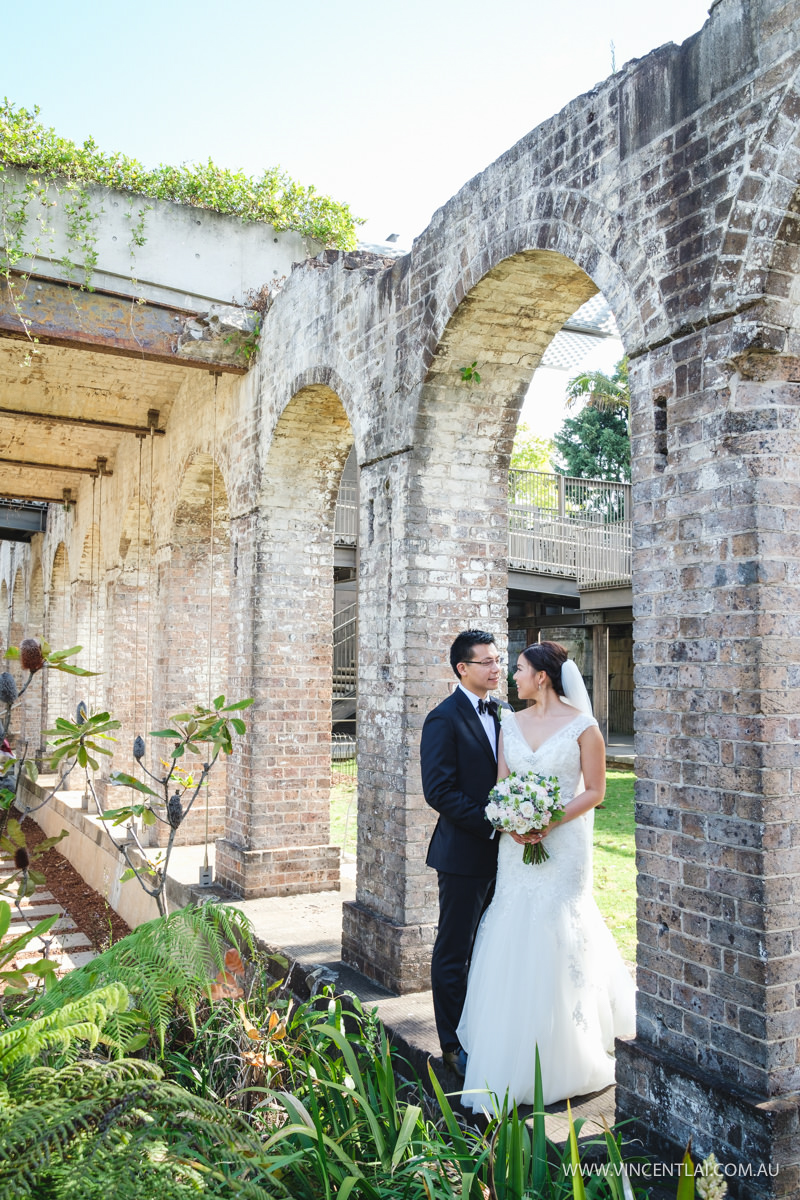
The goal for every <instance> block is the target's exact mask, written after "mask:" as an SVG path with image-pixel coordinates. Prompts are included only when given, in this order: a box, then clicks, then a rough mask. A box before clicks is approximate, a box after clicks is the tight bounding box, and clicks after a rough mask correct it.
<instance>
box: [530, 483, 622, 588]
mask: <svg viewBox="0 0 800 1200" xmlns="http://www.w3.org/2000/svg"><path fill="white" fill-rule="evenodd" d="M630 518H631V485H630V484H629V483H612V482H609V481H608V480H605V479H577V478H575V477H573V476H569V475H557V474H555V473H552V472H550V471H524V470H517V469H515V470H512V471H509V473H508V524H509V530H508V558H509V565H510V566H512V567H515V568H516V569H517V570H522V571H533V572H536V573H537V574H542V575H558V576H561V577H562V578H566V579H575V580H576V581H577V584H578V587H581V588H583V587H585V588H591V587H602V586H608V585H610V584H620V583H621V584H624V583H628V582H630V577H631V543H632V532H633V529H632V521H631V519H630Z"/></svg>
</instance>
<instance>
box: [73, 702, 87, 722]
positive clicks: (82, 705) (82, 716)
mask: <svg viewBox="0 0 800 1200" xmlns="http://www.w3.org/2000/svg"><path fill="white" fill-rule="evenodd" d="M88 715H89V710H88V708H87V707H86V702H85V701H84V700H79V701H78V707H77V708H76V709H75V724H76V725H85V724H86V718H87V717H88Z"/></svg>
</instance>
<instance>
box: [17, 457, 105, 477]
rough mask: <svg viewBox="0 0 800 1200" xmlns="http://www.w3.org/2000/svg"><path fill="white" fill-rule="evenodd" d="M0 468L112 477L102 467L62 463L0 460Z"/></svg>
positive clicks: (19, 459) (18, 459) (20, 459)
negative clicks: (75, 465) (74, 465)
mask: <svg viewBox="0 0 800 1200" xmlns="http://www.w3.org/2000/svg"><path fill="white" fill-rule="evenodd" d="M104 461H105V460H104ZM0 467H22V468H24V469H25V470H26V471H65V472H66V473H67V474H68V475H113V474H114V472H113V471H109V470H108V468H106V467H103V469H102V470H101V469H100V468H98V467H96V466H95V467H73V466H66V465H65V464H63V463H42V462H28V461H26V460H25V459H22V458H0Z"/></svg>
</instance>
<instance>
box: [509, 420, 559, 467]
mask: <svg viewBox="0 0 800 1200" xmlns="http://www.w3.org/2000/svg"><path fill="white" fill-rule="evenodd" d="M552 455H553V443H552V442H551V441H550V440H549V438H541V437H536V435H535V434H534V433H532V432H531V429H530V426H529V425H525V424H524V423H522V424H520V425H518V426H517V432H516V436H515V438H514V448H513V450H512V451H511V463H510V466H511V469H512V470H514V469H515V468H516V469H517V470H524V471H552V469H553V468H552V465H551V462H550V459H551V458H552Z"/></svg>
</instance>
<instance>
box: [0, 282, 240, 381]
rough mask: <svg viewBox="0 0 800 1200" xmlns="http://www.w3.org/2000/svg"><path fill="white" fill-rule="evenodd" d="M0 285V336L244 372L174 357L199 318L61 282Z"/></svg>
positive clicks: (181, 310)
mask: <svg viewBox="0 0 800 1200" xmlns="http://www.w3.org/2000/svg"><path fill="white" fill-rule="evenodd" d="M13 279H14V282H13V293H12V290H11V289H10V288H9V284H8V281H7V280H5V279H0V336H4V337H9V338H22V339H25V340H28V339H30V338H36V339H38V341H39V342H41V343H42V344H43V345H50V346H66V347H68V348H72V349H79V350H93V351H95V352H96V353H98V354H119V355H123V356H125V357H126V358H131V357H132V358H138V359H145V360H147V361H150V362H164V363H173V364H175V365H177V366H184V367H195V368H197V367H199V368H201V369H202V370H203V371H208V370H209V369H213V370H215V371H226V372H228V373H230V374H233V375H244V374H245V373H246V370H247V368H246V366H238V365H234V364H232V363H229V362H226V363H223V362H220V363H217V362H215V361H213V360H211V361H210V360H209V358H208V357H206V358H203V359H201V358H191V357H187V356H186V355H185V354H181V356H180V357H178V355H177V346H178V338H179V336H180V334H181V333H182V332H183V328H184V323H185V322H186V320H187V319H190V318H192V317H197V316H198V314H197V313H194V312H188V311H187V310H186V309H179V308H171V307H169V306H167V305H165V304H157V303H155V302H153V301H148V302H146V303H143V304H140V303H139V302H138V301H137V300H135V299H133V298H129V297H125V296H117V295H114V294H113V293H111V292H99V291H95V292H88V291H82V290H81V289H80V288H79V287H76V286H74V285H70V284H68V283H64V282H62V281H61V280H55V279H42V278H40V277H37V276H35V275H34V276H31V278H30V279H28V280H27V281H26V282H23V281H21V280H19V279H17V278H16V277H13Z"/></svg>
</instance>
